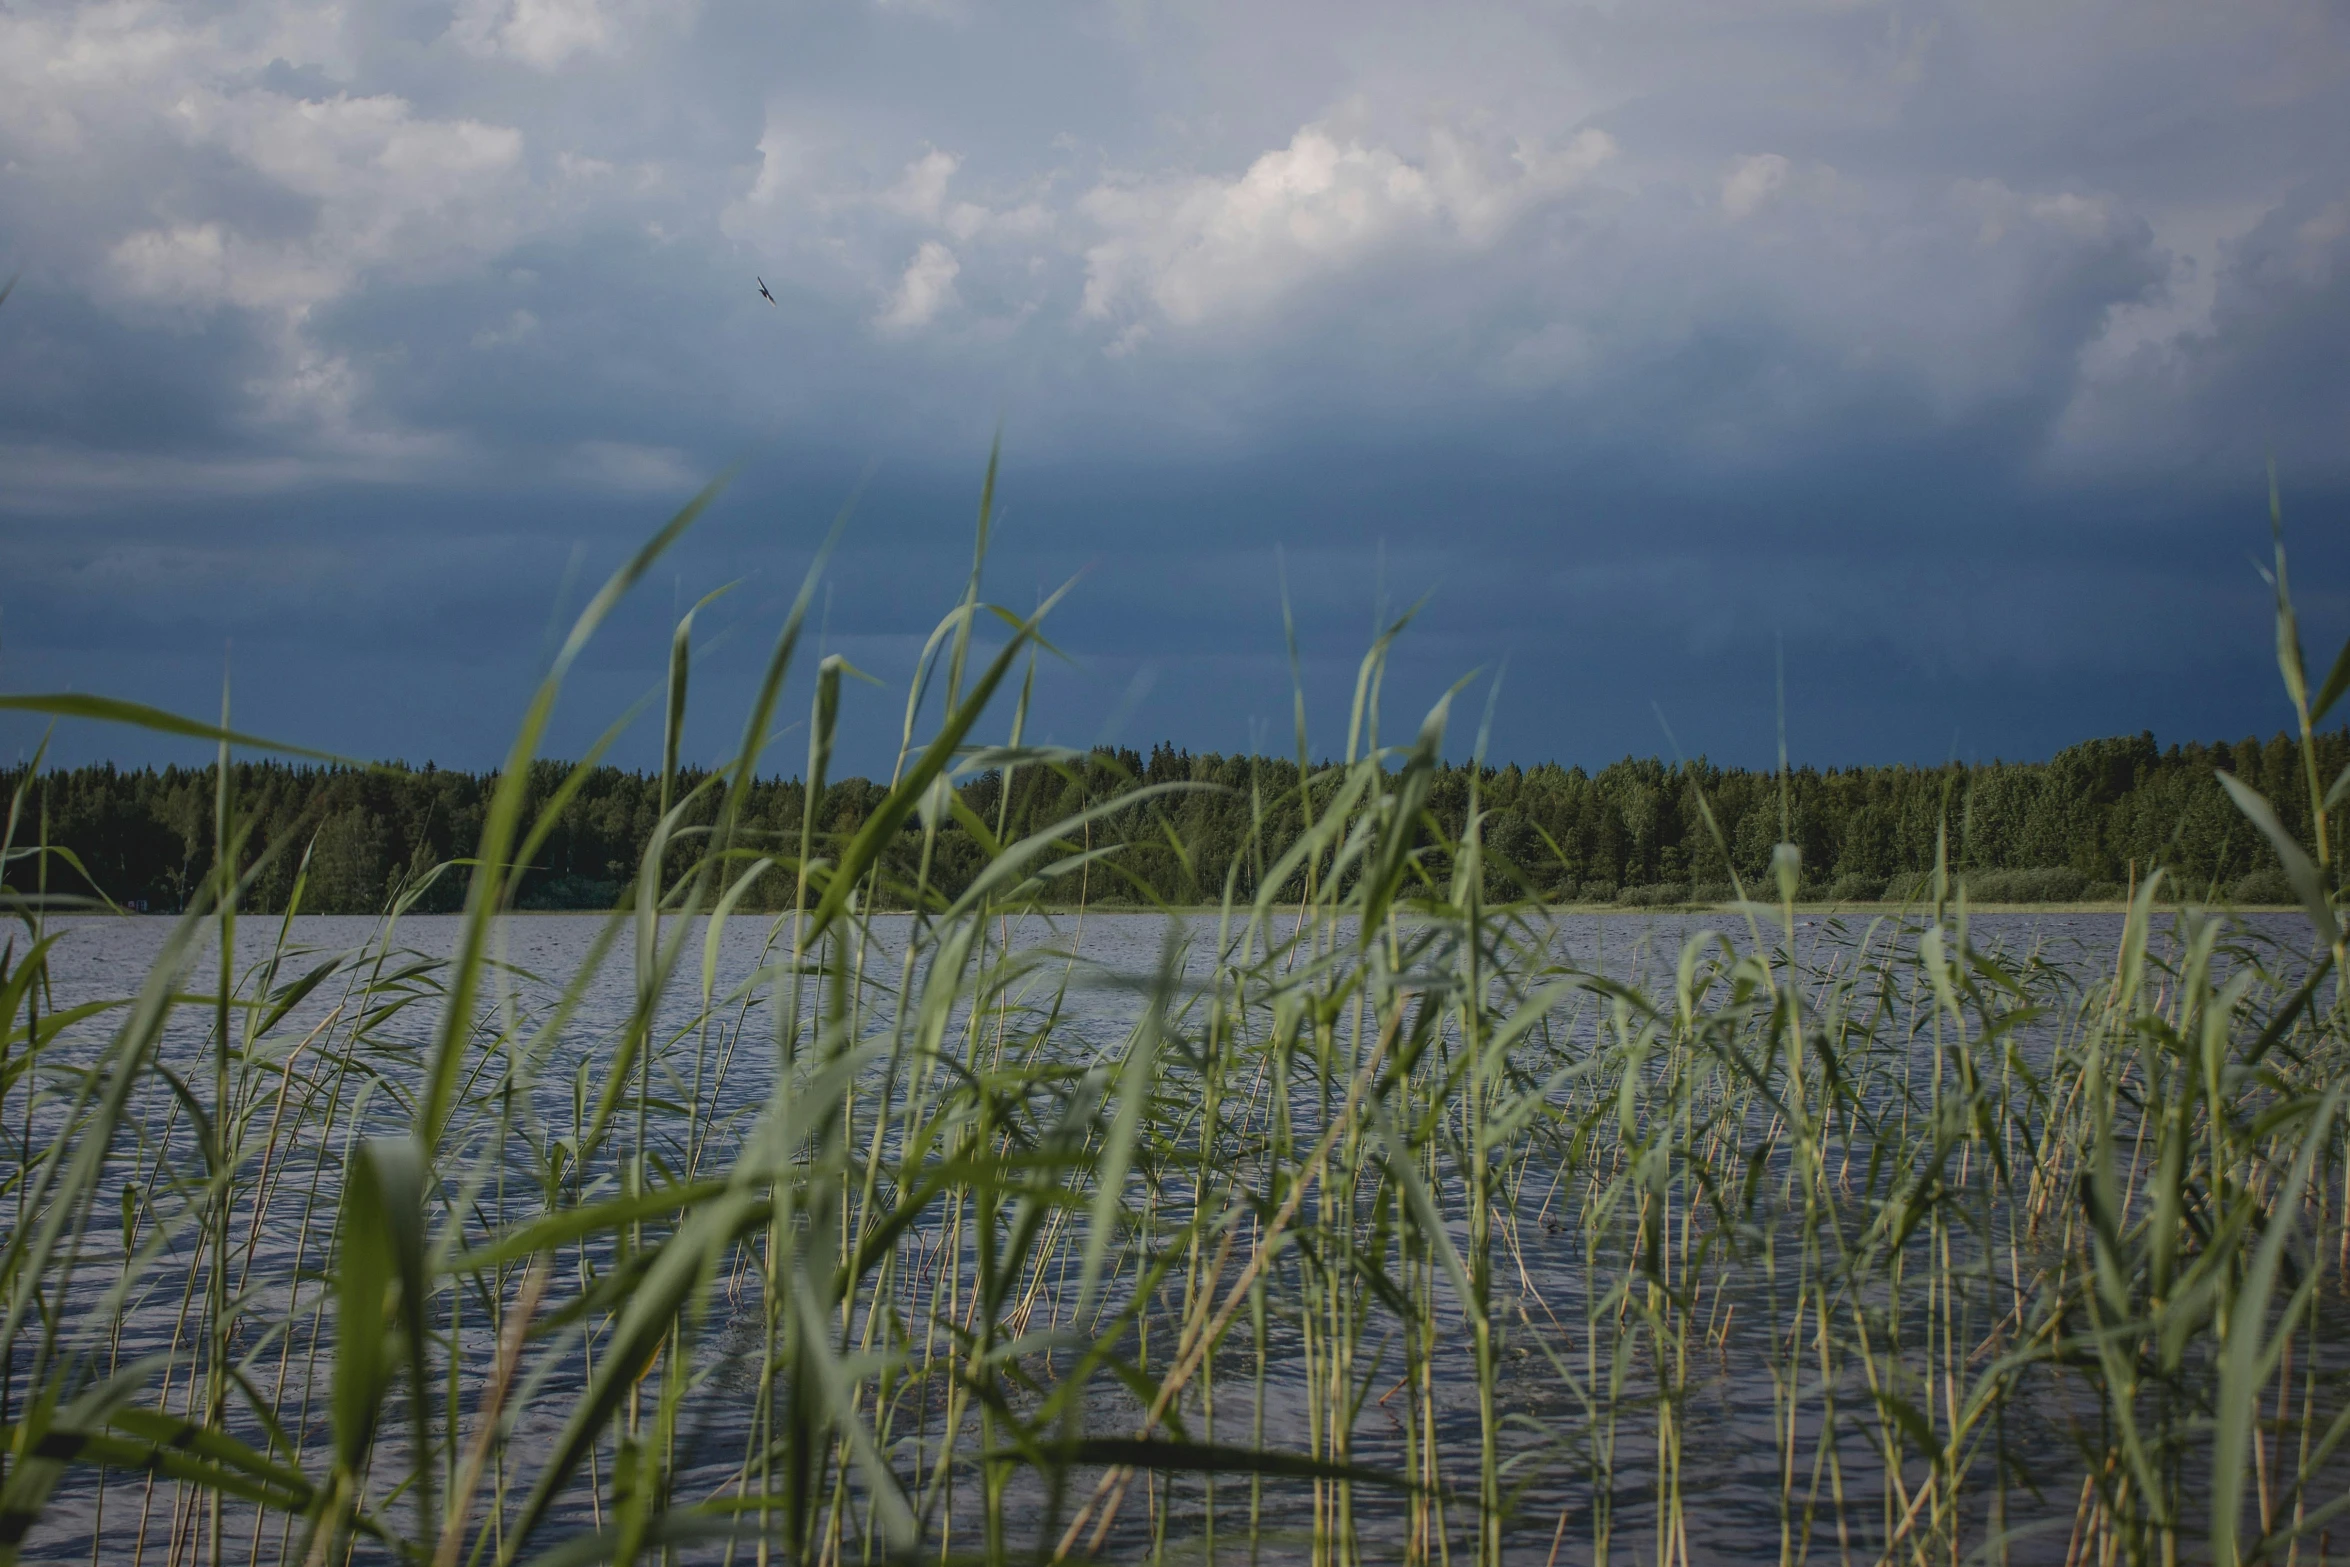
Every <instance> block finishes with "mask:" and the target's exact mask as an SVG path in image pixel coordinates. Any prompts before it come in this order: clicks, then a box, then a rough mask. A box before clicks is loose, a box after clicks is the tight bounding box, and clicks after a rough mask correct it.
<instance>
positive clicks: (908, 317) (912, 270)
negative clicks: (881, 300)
mask: <svg viewBox="0 0 2350 1567" xmlns="http://www.w3.org/2000/svg"><path fill="white" fill-rule="evenodd" d="M962 270H963V268H962V265H961V263H959V262H957V261H956V260H955V253H954V252H953V251H951V250H949V249H947V247H946V246H944V245H942V244H940V243H939V242H938V241H937V240H935V239H926V240H924V241H923V242H922V248H921V249H920V250H918V251H916V252H915V253H914V259H913V260H912V261H909V262H907V263H906V271H905V275H904V276H903V277H901V278H899V279H898V286H897V291H896V292H895V293H893V294H892V295H891V296H890V300H889V304H888V305H887V306H886V307H885V308H884V309H883V310H882V312H881V314H880V315H878V316H876V317H874V318H873V324H874V325H875V326H878V327H880V328H881V329H882V330H883V331H884V332H911V331H914V330H915V329H916V328H918V327H924V326H928V325H929V324H930V323H931V321H932V320H934V319H935V318H936V317H937V315H938V313H939V312H940V311H941V310H943V309H945V308H947V307H948V306H950V305H952V304H954V303H955V302H956V300H955V279H956V278H957V277H959V276H960V275H961V274H962Z"/></svg>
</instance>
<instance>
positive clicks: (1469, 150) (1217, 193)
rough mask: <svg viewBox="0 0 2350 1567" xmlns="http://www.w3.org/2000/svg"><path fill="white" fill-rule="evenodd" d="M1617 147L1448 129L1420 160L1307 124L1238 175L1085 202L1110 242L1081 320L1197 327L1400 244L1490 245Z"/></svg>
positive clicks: (1101, 250)
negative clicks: (1140, 319)
mask: <svg viewBox="0 0 2350 1567" xmlns="http://www.w3.org/2000/svg"><path fill="white" fill-rule="evenodd" d="M1615 151H1616V147H1615V143H1614V141H1613V139H1612V138H1610V137H1609V136H1608V135H1607V134H1606V133H1605V132H1602V131H1597V130H1586V131H1584V132H1582V133H1581V134H1579V135H1577V136H1576V137H1574V138H1573V139H1572V140H1571V141H1569V142H1568V143H1567V144H1566V145H1565V146H1564V147H1562V148H1559V149H1556V150H1549V149H1542V148H1529V147H1526V146H1523V145H1520V146H1518V147H1515V148H1513V149H1511V150H1510V151H1509V152H1508V153H1506V154H1496V153H1494V152H1493V151H1492V150H1490V149H1487V148H1484V147H1481V146H1478V145H1476V144H1474V143H1471V142H1469V141H1467V140H1464V139H1463V138H1461V137H1459V136H1457V135H1454V134H1453V133H1451V132H1448V131H1444V130H1439V131H1437V132H1435V133H1433V134H1432V135H1431V137H1430V150H1429V152H1428V154H1427V156H1426V157H1425V158H1424V159H1423V160H1422V161H1420V162H1417V163H1415V162H1412V161H1410V160H1408V159H1406V158H1405V157H1404V156H1403V155H1402V154H1400V153H1398V152H1397V151H1396V150H1395V149H1394V148H1392V147H1389V146H1384V145H1376V144H1366V143H1364V142H1362V141H1360V140H1356V139H1352V138H1349V139H1345V140H1341V139H1340V138H1339V137H1338V136H1337V135H1335V134H1334V133H1332V132H1331V131H1329V130H1327V129H1325V128H1324V127H1322V126H1320V125H1308V126H1306V127H1304V128H1303V129H1301V130H1299V131H1298V132H1297V134H1296V135H1295V136H1293V137H1291V138H1290V141H1289V144H1288V145H1287V146H1285V147H1280V148H1276V149H1274V150H1273V151H1271V152H1267V153H1265V154H1263V155H1262V156H1260V157H1258V158H1257V159H1256V160H1255V161H1254V162H1252V163H1251V164H1250V165H1249V166H1248V168H1247V169H1245V170H1244V171H1242V172H1241V173H1240V174H1239V175H1237V176H1234V177H1232V178H1230V179H1220V178H1216V177H1214V176H1200V177H1195V178H1191V179H1182V180H1127V181H1108V182H1104V183H1103V184H1101V185H1098V186H1096V187H1095V188H1094V189H1093V190H1092V191H1091V192H1089V193H1088V194H1087V195H1086V196H1085V198H1084V199H1083V201H1082V203H1081V207H1082V210H1083V212H1084V214H1085V216H1086V217H1088V218H1089V219H1091V220H1092V222H1093V223H1094V224H1095V225H1096V226H1097V227H1098V228H1099V229H1100V230H1101V231H1102V233H1103V236H1104V237H1103V238H1102V239H1101V240H1100V241H1099V242H1098V243H1096V244H1094V245H1092V246H1091V247H1089V248H1088V249H1087V251H1086V253H1085V266H1086V283H1085V295H1084V299H1083V302H1082V310H1083V312H1084V314H1086V315H1088V316H1093V317H1110V316H1116V315H1122V314H1125V313H1128V312H1131V311H1134V310H1136V309H1147V310H1150V311H1154V312H1156V313H1158V314H1160V315H1163V316H1164V317H1165V318H1166V319H1168V320H1170V321H1173V322H1176V323H1178V324H1184V325H1189V324H1195V323H1199V322H1203V321H1207V320H1209V319H1211V318H1215V317H1219V316H1225V315H1229V314H1233V313H1238V312H1246V311H1249V310H1251V309H1253V308H1256V307H1261V306H1263V305H1265V304H1267V303H1269V302H1271V301H1273V300H1275V299H1278V298H1279V297H1280V296H1282V295H1284V294H1286V293H1288V292H1289V291H1291V290H1293V289H1295V288H1298V287H1300V286H1302V285H1304V284H1307V283H1309V282H1311V281H1312V280H1314V279H1316V278H1319V277H1324V276H1327V275H1329V274H1332V273H1335V272H1340V271H1343V270H1345V269H1347V268H1349V267H1351V266H1354V265H1356V264H1358V263H1360V262H1363V261H1365V260H1367V259H1369V258H1371V257H1374V256H1376V255H1379V254H1381V253H1383V252H1387V251H1390V250H1393V249H1396V248H1400V247H1406V246H1412V245H1437V246H1444V247H1451V248H1454V249H1462V250H1470V251H1474V250H1479V249H1483V248H1485V247H1487V246H1490V245H1491V244H1492V243H1493V242H1494V241H1495V240H1496V239H1498V238H1499V237H1500V236H1501V234H1502V233H1503V232H1504V231H1505V230H1507V229H1508V228H1509V226H1510V225H1511V224H1512V223H1513V222H1514V221H1515V220H1516V219H1517V218H1518V217H1519V216H1521V215H1522V214H1523V213H1524V212H1526V211H1527V210H1528V209H1529V208H1531V207H1533V206H1535V205H1536V204H1538V203H1540V202H1543V201H1546V200H1549V199H1551V198H1553V197H1556V196H1558V195H1560V194H1562V193H1564V192H1566V191H1568V190H1570V189H1572V188H1573V187H1574V186H1575V185H1577V184H1578V183H1580V182H1581V181H1582V180H1583V179H1584V178H1585V177H1586V176H1588V175H1589V174H1590V173H1591V172H1592V171H1593V170H1595V169H1597V168H1598V167H1599V166H1600V165H1601V164H1603V163H1605V162H1606V161H1607V160H1608V159H1609V158H1611V157H1612V156H1614V154H1615Z"/></svg>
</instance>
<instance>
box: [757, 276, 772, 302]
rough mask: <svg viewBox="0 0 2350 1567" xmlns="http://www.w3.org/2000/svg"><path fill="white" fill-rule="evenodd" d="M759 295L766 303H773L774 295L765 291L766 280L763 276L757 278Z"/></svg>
mask: <svg viewBox="0 0 2350 1567" xmlns="http://www.w3.org/2000/svg"><path fill="white" fill-rule="evenodd" d="M754 275H755V274H754ZM759 297H760V298H761V299H764V300H766V301H767V303H769V304H771V305H772V304H774V303H775V296H774V295H773V294H770V293H768V292H767V280H766V279H765V278H760V279H759Z"/></svg>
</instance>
